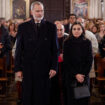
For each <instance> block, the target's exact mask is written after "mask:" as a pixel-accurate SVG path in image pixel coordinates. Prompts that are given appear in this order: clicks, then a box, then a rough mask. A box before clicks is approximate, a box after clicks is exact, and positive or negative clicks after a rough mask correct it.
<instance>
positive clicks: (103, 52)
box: [99, 36, 105, 58]
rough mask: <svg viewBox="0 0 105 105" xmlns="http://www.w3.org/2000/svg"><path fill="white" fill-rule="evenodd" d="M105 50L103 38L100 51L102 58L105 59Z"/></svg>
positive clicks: (104, 39)
mask: <svg viewBox="0 0 105 105" xmlns="http://www.w3.org/2000/svg"><path fill="white" fill-rule="evenodd" d="M103 48H105V36H104V37H103V38H102V40H101V41H100V43H99V51H100V55H101V57H102V58H104V57H105V50H104V49H103Z"/></svg>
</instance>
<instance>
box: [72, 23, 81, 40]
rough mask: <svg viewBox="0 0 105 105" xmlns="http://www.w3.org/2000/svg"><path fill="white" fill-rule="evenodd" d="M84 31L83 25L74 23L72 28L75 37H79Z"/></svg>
mask: <svg viewBox="0 0 105 105" xmlns="http://www.w3.org/2000/svg"><path fill="white" fill-rule="evenodd" d="M82 33H83V30H82V27H81V26H80V25H74V26H73V28H72V34H73V36H74V37H76V38H78V37H79V36H81V34H82Z"/></svg>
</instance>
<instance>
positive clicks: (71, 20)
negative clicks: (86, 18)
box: [65, 14, 76, 34]
mask: <svg viewBox="0 0 105 105" xmlns="http://www.w3.org/2000/svg"><path fill="white" fill-rule="evenodd" d="M74 22H76V15H75V14H70V15H69V18H68V24H66V25H65V32H66V33H68V34H69V32H70V28H71V26H72V24H73V23H74Z"/></svg>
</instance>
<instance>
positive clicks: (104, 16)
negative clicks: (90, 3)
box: [103, 0, 105, 21]
mask: <svg viewBox="0 0 105 105" xmlns="http://www.w3.org/2000/svg"><path fill="white" fill-rule="evenodd" d="M103 2H104V11H105V0H103ZM103 19H104V21H105V12H103Z"/></svg>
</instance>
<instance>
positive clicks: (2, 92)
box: [0, 56, 8, 96]
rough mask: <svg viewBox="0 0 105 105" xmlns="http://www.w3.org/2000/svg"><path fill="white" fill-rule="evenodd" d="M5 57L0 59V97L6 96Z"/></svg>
mask: <svg viewBox="0 0 105 105" xmlns="http://www.w3.org/2000/svg"><path fill="white" fill-rule="evenodd" d="M6 69H7V68H6V57H5V56H4V57H3V58H0V72H1V76H0V86H1V89H0V96H6V92H7V91H6V88H7V81H8V78H7V73H6Z"/></svg>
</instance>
